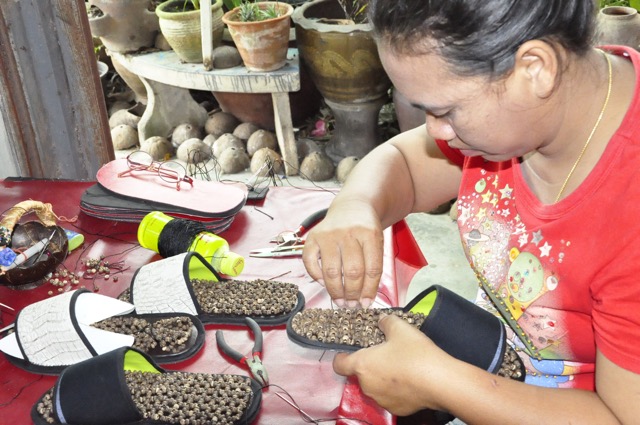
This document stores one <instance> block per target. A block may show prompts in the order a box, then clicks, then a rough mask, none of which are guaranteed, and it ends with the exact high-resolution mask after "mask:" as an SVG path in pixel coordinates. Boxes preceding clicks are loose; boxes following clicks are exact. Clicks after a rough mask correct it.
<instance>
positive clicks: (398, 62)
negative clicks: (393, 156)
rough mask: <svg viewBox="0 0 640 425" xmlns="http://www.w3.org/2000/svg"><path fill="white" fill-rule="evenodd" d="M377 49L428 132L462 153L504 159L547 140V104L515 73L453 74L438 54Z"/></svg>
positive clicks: (494, 159) (385, 66) (517, 155)
mask: <svg viewBox="0 0 640 425" xmlns="http://www.w3.org/2000/svg"><path fill="white" fill-rule="evenodd" d="M379 53H380V59H381V61H382V64H383V66H384V68H385V70H386V71H387V73H388V75H389V77H390V78H391V81H392V82H393V85H394V87H395V89H396V90H399V91H400V93H402V94H403V95H404V96H405V97H406V98H407V99H408V101H409V102H410V103H412V104H413V105H414V106H416V107H418V108H419V109H421V110H423V111H425V113H426V122H427V130H428V132H429V134H430V135H431V136H432V137H434V138H436V139H442V140H445V141H446V142H447V143H448V144H449V146H450V147H452V148H455V149H460V150H461V151H462V153H463V154H464V155H467V156H482V157H483V158H485V159H487V160H491V161H504V160H508V159H511V158H515V157H520V156H523V155H524V154H526V153H528V152H531V151H533V150H535V149H537V148H539V147H540V146H542V145H543V144H545V143H546V142H547V141H548V140H547V137H546V135H545V128H544V127H545V126H544V124H545V121H546V120H547V119H546V118H545V114H546V113H547V110H548V108H545V107H544V102H543V101H541V100H540V99H538V98H535V97H534V96H531V94H530V93H529V92H528V91H527V85H526V83H525V82H524V81H519V79H518V78H517V77H516V76H515V74H512V75H511V76H509V77H508V78H507V79H506V80H500V81H494V82H490V81H489V80H488V79H487V78H485V77H482V76H479V77H460V76H456V75H455V74H453V73H451V72H450V71H448V69H447V66H446V65H445V62H444V61H443V60H442V59H441V58H440V56H438V55H437V54H428V55H420V56H399V55H396V54H394V53H393V52H392V50H389V49H388V47H385V46H383V45H382V46H379Z"/></svg>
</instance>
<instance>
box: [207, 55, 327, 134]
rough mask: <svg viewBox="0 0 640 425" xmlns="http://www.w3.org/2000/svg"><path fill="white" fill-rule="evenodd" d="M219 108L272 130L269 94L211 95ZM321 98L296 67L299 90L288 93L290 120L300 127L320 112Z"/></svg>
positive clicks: (307, 77) (309, 80)
mask: <svg viewBox="0 0 640 425" xmlns="http://www.w3.org/2000/svg"><path fill="white" fill-rule="evenodd" d="M212 93H213V96H214V97H215V98H216V101H217V102H218V104H219V105H220V109H222V110H223V111H224V112H228V113H230V114H231V115H233V116H234V117H236V118H238V119H239V120H240V121H242V122H250V123H253V124H255V125H257V126H258V127H260V128H264V129H265V130H272V131H273V130H274V129H275V124H274V116H273V100H272V99H271V94H270V93H226V92H217V91H214V92H212ZM321 101H322V96H321V95H320V92H319V91H318V89H317V88H316V86H315V85H314V84H313V81H311V78H310V77H309V72H308V71H307V70H306V69H305V68H304V67H303V66H302V64H300V90H299V91H297V92H291V93H289V102H290V103H291V121H292V122H293V125H294V126H300V125H303V124H304V123H305V120H307V119H308V118H310V117H312V116H313V115H315V114H316V113H317V112H318V110H319V109H320V104H321Z"/></svg>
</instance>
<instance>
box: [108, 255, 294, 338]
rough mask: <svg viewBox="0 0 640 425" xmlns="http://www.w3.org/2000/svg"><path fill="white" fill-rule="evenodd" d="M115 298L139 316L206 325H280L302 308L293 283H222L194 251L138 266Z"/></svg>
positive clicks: (233, 280)
mask: <svg viewBox="0 0 640 425" xmlns="http://www.w3.org/2000/svg"><path fill="white" fill-rule="evenodd" d="M119 299H121V300H124V301H128V302H131V303H132V304H133V305H134V306H135V311H136V313H137V314H145V313H174V312H182V313H188V314H192V315H194V316H196V317H198V318H199V319H200V320H201V321H202V323H204V324H230V325H241V326H244V325H245V317H250V318H252V319H253V320H254V321H255V322H256V323H257V324H258V325H260V326H262V327H264V326H278V325H283V324H285V323H287V321H288V320H289V318H290V317H291V316H292V315H293V314H295V313H296V312H298V311H300V310H302V308H303V307H304V303H305V300H304V296H303V295H302V293H301V292H300V291H299V289H298V287H297V285H294V284H292V283H286V282H277V281H271V280H253V281H243V280H239V279H231V280H224V279H222V278H221V277H220V275H219V274H218V273H217V272H216V271H215V270H214V268H213V267H212V266H211V264H210V263H209V262H208V261H207V260H205V259H204V257H202V256H201V255H200V254H199V253H197V252H186V253H183V254H178V255H174V256H172V257H168V258H164V259H162V260H158V261H154V262H152V263H149V264H146V265H144V266H142V267H141V268H139V269H138V270H137V271H136V272H135V274H134V276H133V278H132V280H131V286H130V288H129V289H128V290H126V291H125V292H123V293H122V294H121V295H120V296H119Z"/></svg>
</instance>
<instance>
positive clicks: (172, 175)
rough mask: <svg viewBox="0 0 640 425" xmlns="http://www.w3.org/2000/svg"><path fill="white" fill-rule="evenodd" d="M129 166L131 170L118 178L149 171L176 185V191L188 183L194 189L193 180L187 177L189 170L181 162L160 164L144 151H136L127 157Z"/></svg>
mask: <svg viewBox="0 0 640 425" xmlns="http://www.w3.org/2000/svg"><path fill="white" fill-rule="evenodd" d="M127 165H128V166H129V169H128V170H127V171H123V172H121V173H120V174H118V177H124V176H125V175H127V174H131V173H132V172H133V171H149V172H152V173H156V174H158V176H159V177H160V178H161V179H162V180H164V181H166V182H169V183H175V184H176V190H180V182H187V183H189V184H190V185H191V187H193V179H192V178H191V177H189V176H187V170H185V168H184V167H183V166H182V165H181V164H180V163H179V162H176V161H164V162H158V161H154V160H153V158H152V157H151V155H149V154H148V153H146V152H144V151H135V152H131V153H130V154H129V155H128V156H127Z"/></svg>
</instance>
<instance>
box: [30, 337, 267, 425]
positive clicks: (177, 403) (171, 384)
mask: <svg viewBox="0 0 640 425" xmlns="http://www.w3.org/2000/svg"><path fill="white" fill-rule="evenodd" d="M261 403H262V392H261V387H260V385H259V384H258V383H257V382H256V381H254V380H252V379H251V378H249V377H247V376H241V375H211V374H206V373H187V372H177V371H166V370H164V369H162V368H160V367H159V366H157V365H156V364H154V363H153V360H151V358H150V357H148V356H147V355H146V354H145V353H143V352H141V351H139V350H136V349H133V348H127V347H122V348H118V349H116V350H113V351H111V352H108V353H105V354H102V355H100V356H97V357H93V358H91V359H89V360H85V361H83V362H81V363H78V364H75V365H73V366H69V367H68V368H67V369H65V370H64V371H63V372H62V373H61V374H60V377H59V378H58V380H57V382H56V383H55V385H54V387H53V388H52V389H50V390H49V391H47V392H45V393H44V394H43V395H42V397H40V399H39V400H38V401H37V402H36V403H35V404H34V406H33V408H32V409H31V419H32V420H33V422H34V424H35V425H49V424H54V425H56V424H83V425H143V424H148V425H151V424H153V425H165V424H166V425H170V424H171V425H173V424H176V425H178V424H184V423H194V424H195V423H202V424H205V423H206V424H212V423H218V424H238V425H240V424H249V423H251V422H252V421H253V420H254V419H255V418H256V416H257V415H258V413H259V411H260V406H261Z"/></svg>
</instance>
